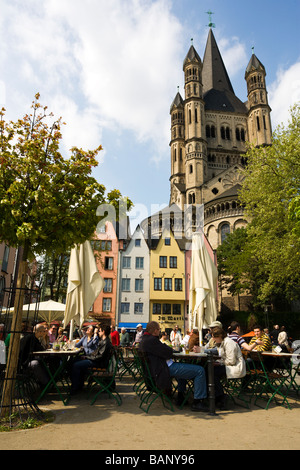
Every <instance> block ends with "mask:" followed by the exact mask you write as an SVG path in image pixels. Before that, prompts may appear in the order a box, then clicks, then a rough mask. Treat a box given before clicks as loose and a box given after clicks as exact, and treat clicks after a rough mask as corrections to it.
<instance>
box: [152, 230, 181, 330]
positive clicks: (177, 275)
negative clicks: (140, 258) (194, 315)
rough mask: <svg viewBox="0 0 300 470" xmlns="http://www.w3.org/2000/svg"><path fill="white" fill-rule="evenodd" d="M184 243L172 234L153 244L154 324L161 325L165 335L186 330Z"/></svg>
mask: <svg viewBox="0 0 300 470" xmlns="http://www.w3.org/2000/svg"><path fill="white" fill-rule="evenodd" d="M153 242H154V243H153ZM180 242H181V240H177V239H176V238H175V237H174V234H173V233H172V232H169V231H164V232H163V233H162V236H161V237H160V238H159V239H158V240H156V241H153V240H152V241H151V244H152V245H151V247H150V321H151V320H153V321H157V322H158V323H159V324H160V327H161V330H162V331H163V330H167V331H170V330H171V329H173V328H174V326H175V325H178V326H179V328H180V329H181V331H183V329H184V308H185V252H184V249H183V246H181V243H180Z"/></svg>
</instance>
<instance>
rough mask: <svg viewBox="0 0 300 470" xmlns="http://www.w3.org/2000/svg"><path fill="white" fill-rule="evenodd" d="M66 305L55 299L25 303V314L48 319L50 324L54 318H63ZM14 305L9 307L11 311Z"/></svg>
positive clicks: (30, 316)
mask: <svg viewBox="0 0 300 470" xmlns="http://www.w3.org/2000/svg"><path fill="white" fill-rule="evenodd" d="M65 308H66V305H65V304H62V303H61V302H55V301H54V300H46V301H44V302H35V303H32V304H24V305H23V314H24V317H25V316H26V318H28V319H29V318H30V319H33V318H35V317H36V318H38V319H41V320H43V321H46V322H47V323H48V324H50V323H51V322H53V321H54V320H58V321H60V320H63V319H64V312H65ZM13 311H14V307H11V308H10V309H9V312H10V313H13Z"/></svg>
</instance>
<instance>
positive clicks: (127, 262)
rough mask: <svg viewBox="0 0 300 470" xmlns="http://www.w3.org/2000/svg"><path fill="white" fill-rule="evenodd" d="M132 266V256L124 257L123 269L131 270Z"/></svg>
mask: <svg viewBox="0 0 300 470" xmlns="http://www.w3.org/2000/svg"><path fill="white" fill-rule="evenodd" d="M130 266H131V257H130V256H124V257H123V261H122V268H123V269H130Z"/></svg>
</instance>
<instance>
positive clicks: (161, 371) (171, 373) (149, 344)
mask: <svg viewBox="0 0 300 470" xmlns="http://www.w3.org/2000/svg"><path fill="white" fill-rule="evenodd" d="M159 333H160V326H159V324H158V323H157V322H155V321H151V322H149V323H148V324H147V327H146V331H145V333H144V335H143V338H142V341H141V343H140V346H139V347H140V349H141V350H142V351H144V352H145V353H146V354H147V356H148V360H149V365H150V371H151V374H152V376H153V378H154V380H155V382H156V385H157V386H158V387H159V388H160V389H161V390H164V391H165V392H166V393H168V392H170V391H171V389H172V379H171V377H175V378H176V380H177V381H178V400H177V404H178V405H180V404H181V403H182V401H183V399H184V391H185V386H186V380H191V379H193V380H194V401H193V404H192V411H208V408H207V407H206V406H205V405H204V403H203V400H204V399H205V398H206V397H207V389H206V377H205V371H204V369H203V367H202V366H198V365H196V364H187V363H180V362H174V361H173V360H172V356H173V350H172V348H170V347H169V346H167V345H166V344H163V343H162V342H161V341H160V340H159Z"/></svg>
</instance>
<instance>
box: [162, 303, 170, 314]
mask: <svg viewBox="0 0 300 470" xmlns="http://www.w3.org/2000/svg"><path fill="white" fill-rule="evenodd" d="M163 315H171V304H163Z"/></svg>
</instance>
